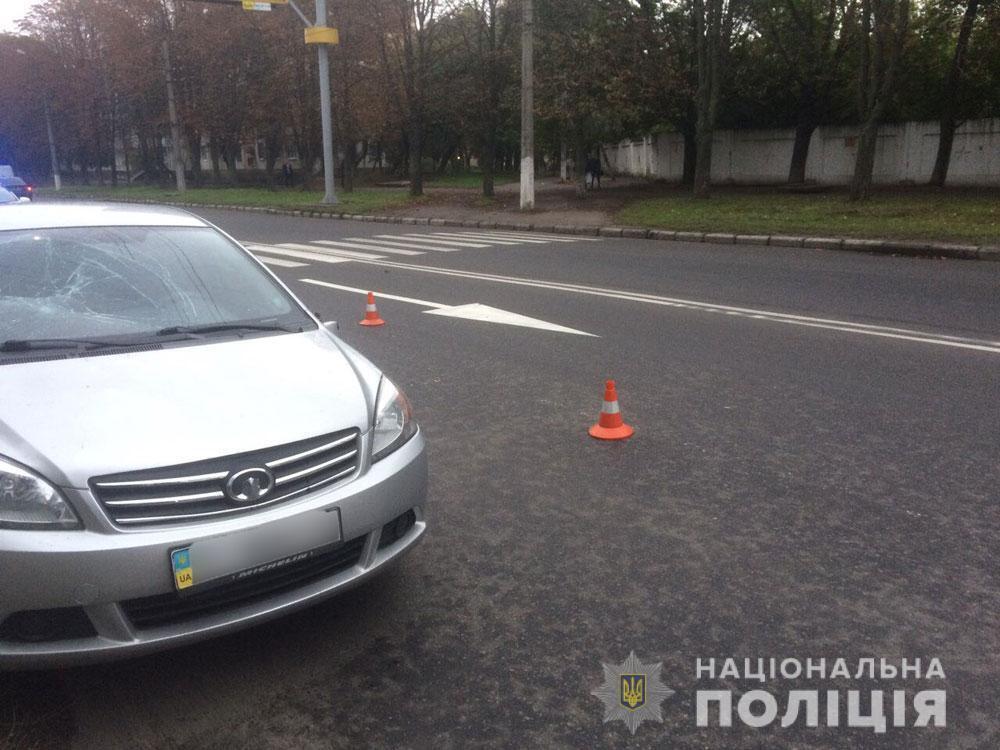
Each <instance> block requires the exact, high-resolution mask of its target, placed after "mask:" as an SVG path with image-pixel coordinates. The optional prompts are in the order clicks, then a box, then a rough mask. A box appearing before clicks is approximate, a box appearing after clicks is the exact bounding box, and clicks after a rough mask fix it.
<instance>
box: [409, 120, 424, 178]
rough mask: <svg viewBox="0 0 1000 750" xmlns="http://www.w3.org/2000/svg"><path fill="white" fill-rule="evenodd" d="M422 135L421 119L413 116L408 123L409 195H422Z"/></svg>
mask: <svg viewBox="0 0 1000 750" xmlns="http://www.w3.org/2000/svg"><path fill="white" fill-rule="evenodd" d="M423 155H424V134H423V117H422V116H421V115H419V114H415V115H414V116H413V118H412V121H411V122H410V149H409V157H410V195H412V196H419V195H423V194H424V172H423V163H422V162H423Z"/></svg>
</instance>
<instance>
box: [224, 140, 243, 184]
mask: <svg viewBox="0 0 1000 750" xmlns="http://www.w3.org/2000/svg"><path fill="white" fill-rule="evenodd" d="M240 148H241V146H240V145H236V146H234V145H233V144H232V143H225V144H223V147H222V156H223V158H224V159H225V160H226V178H227V179H228V180H229V184H230V185H233V186H234V187H235V186H236V185H238V184H239V175H238V174H237V173H236V154H237V153H238V151H239V149H240Z"/></svg>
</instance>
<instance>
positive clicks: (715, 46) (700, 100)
mask: <svg viewBox="0 0 1000 750" xmlns="http://www.w3.org/2000/svg"><path fill="white" fill-rule="evenodd" d="M738 2H739V0H694V2H693V3H692V6H691V7H692V10H693V12H694V25H695V53H696V54H695V57H696V61H697V62H696V67H697V76H698V87H697V91H696V92H695V109H696V112H697V121H696V125H695V141H696V144H697V156H696V157H695V168H694V194H695V196H696V197H699V198H707V197H708V195H709V194H710V192H711V185H712V138H713V136H714V135H715V124H716V121H717V120H718V114H719V97H720V91H721V87H722V77H723V74H724V72H725V70H724V69H725V67H726V63H727V58H728V56H729V49H730V46H731V45H732V41H733V29H734V23H735V13H736V10H737V8H738Z"/></svg>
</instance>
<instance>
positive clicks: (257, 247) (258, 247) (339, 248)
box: [244, 230, 600, 268]
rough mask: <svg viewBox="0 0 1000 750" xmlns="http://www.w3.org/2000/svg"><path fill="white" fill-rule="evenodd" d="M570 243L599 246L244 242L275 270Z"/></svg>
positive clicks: (530, 240) (381, 238)
mask: <svg viewBox="0 0 1000 750" xmlns="http://www.w3.org/2000/svg"><path fill="white" fill-rule="evenodd" d="M574 242H600V240H599V239H598V238H597V237H576V236H571V235H560V234H533V233H529V232H509V231H499V230H497V231H492V230H476V231H454V232H406V233H403V234H376V235H373V236H371V237H342V238H339V239H336V240H310V241H308V242H279V243H276V244H271V243H263V242H244V245H246V247H247V248H248V249H249V250H250V251H251V252H252V253H253V254H254V255H256V256H257V257H258V258H259V259H260V260H261V262H263V263H266V264H268V265H271V266H275V267H279V268H299V267H301V266H306V265H309V263H310V262H316V263H350V262H351V261H358V260H382V259H384V258H386V257H387V256H393V255H403V256H415V255H425V254H427V253H456V252H462V251H473V252H474V251H478V250H482V249H487V248H508V247H518V246H521V247H532V248H534V247H537V246H540V245H563V244H567V243H574Z"/></svg>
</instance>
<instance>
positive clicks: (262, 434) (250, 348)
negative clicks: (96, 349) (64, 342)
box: [0, 329, 371, 487]
mask: <svg viewBox="0 0 1000 750" xmlns="http://www.w3.org/2000/svg"><path fill="white" fill-rule="evenodd" d="M369 391H370V387H368V388H366V387H363V384H362V383H361V382H360V381H359V379H358V374H357V372H356V370H355V368H354V367H353V366H352V363H351V361H349V360H348V358H347V357H346V356H345V354H344V353H343V352H342V351H341V349H340V348H339V347H338V345H337V343H336V342H334V340H333V339H332V338H331V337H330V335H329V334H328V333H327V332H326V331H324V330H322V329H321V330H317V331H311V332H308V333H300V334H284V335H275V336H259V337H253V338H248V339H235V340H233V339H224V340H219V341H212V342H211V343H204V344H197V345H181V346H167V347H165V348H163V349H159V350H155V351H139V352H130V353H126V354H113V355H106V356H91V357H79V358H73V359H64V360H51V361H46V362H29V363H22V364H8V365H0V454H3V455H5V456H8V457H9V458H12V459H14V460H15V461H18V462H20V463H22V464H24V465H26V466H28V467H30V468H32V469H34V470H35V471H37V472H39V473H41V474H42V475H43V476H45V477H46V478H47V479H49V480H50V481H52V482H55V483H56V484H60V485H62V486H66V487H70V486H71V487H86V486H87V481H88V479H89V478H90V477H93V476H99V475H102V474H111V473H117V472H122V471H132V470H138V469H150V468H155V467H160V466H171V465H173V464H181V463H186V462H189V461H198V460H202V459H207V458H214V457H219V456H225V455H229V454H232V453H242V452H244V451H251V450H256V449H260V448H267V447H270V446H273V445H281V444H283V443H290V442H294V441H296V440H301V439H303V438H309V437H314V436H316V435H322V434H324V433H326V432H334V431H336V430H342V429H346V428H349V427H356V428H358V429H360V430H361V431H362V432H364V431H367V429H368V427H369V424H370V421H371V417H370V413H371V408H370V407H369V404H368V400H369V398H370V394H369Z"/></svg>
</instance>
